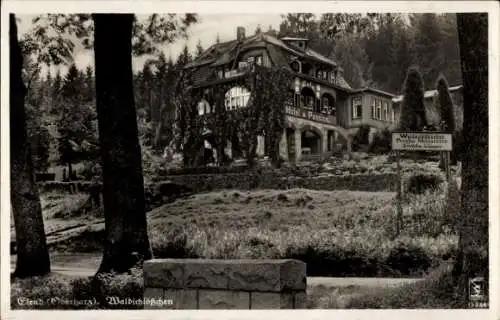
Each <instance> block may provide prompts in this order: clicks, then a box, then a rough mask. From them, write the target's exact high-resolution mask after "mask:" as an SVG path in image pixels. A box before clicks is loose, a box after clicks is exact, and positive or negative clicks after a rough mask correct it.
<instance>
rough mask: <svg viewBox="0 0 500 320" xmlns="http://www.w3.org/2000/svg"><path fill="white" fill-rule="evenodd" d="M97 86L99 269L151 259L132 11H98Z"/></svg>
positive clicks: (124, 266) (121, 269)
mask: <svg viewBox="0 0 500 320" xmlns="http://www.w3.org/2000/svg"><path fill="white" fill-rule="evenodd" d="M93 19H94V25H95V45H94V52H95V66H96V67H95V75H96V80H95V86H96V98H97V101H96V104H97V114H98V125H99V142H100V150H101V160H102V172H103V203H104V217H105V223H106V242H105V245H104V256H103V260H102V262H101V265H100V267H99V270H98V273H102V272H110V271H116V272H125V271H127V270H129V269H130V268H131V267H132V266H134V265H135V264H136V263H138V262H140V261H142V260H148V259H151V257H152V253H151V247H150V244H149V239H148V232H147V222H146V215H145V200H144V181H143V176H142V164H141V149H140V146H139V139H138V129H137V121H136V111H135V106H134V95H133V82H132V44H131V37H132V23H133V19H134V16H133V15H132V14H95V15H93Z"/></svg>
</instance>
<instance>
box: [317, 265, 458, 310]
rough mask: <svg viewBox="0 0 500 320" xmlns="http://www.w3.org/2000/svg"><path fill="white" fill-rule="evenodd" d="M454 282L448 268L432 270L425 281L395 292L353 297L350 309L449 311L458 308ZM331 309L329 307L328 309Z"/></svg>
mask: <svg viewBox="0 0 500 320" xmlns="http://www.w3.org/2000/svg"><path fill="white" fill-rule="evenodd" d="M457 302H458V297H457V296H456V287H455V282H454V281H453V277H452V275H451V272H450V271H449V268H448V267H447V266H446V265H443V266H440V267H439V268H437V269H436V270H433V271H432V272H431V273H430V274H429V275H428V276H427V277H426V278H425V279H423V280H421V281H419V282H417V283H411V284H405V285H402V286H400V287H396V288H391V287H389V288H385V289H378V290H374V291H373V292H366V293H362V294H360V295H356V296H354V297H353V298H352V299H350V300H349V301H348V302H347V303H346V304H344V305H343V307H344V308H349V309H449V308H459V307H460V306H459V304H458V303H457ZM329 307H332V306H326V308H329Z"/></svg>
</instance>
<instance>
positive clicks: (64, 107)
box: [56, 64, 97, 164]
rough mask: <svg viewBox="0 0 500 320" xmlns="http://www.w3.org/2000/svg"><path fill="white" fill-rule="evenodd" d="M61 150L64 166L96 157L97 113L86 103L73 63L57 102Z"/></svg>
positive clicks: (79, 77)
mask: <svg viewBox="0 0 500 320" xmlns="http://www.w3.org/2000/svg"><path fill="white" fill-rule="evenodd" d="M57 104H58V106H57V109H56V110H57V124H56V126H57V131H58V150H59V156H60V162H61V163H62V164H70V163H75V162H77V161H79V160H82V159H90V158H96V157H97V113H96V110H95V107H94V106H93V105H92V104H89V103H87V102H86V101H85V96H84V83H83V79H82V77H81V76H80V73H79V71H78V69H77V68H76V66H75V65H74V64H73V65H71V67H70V68H69V70H68V73H67V74H66V77H65V78H64V80H63V84H62V88H61V93H60V99H59V101H57Z"/></svg>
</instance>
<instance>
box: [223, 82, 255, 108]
mask: <svg viewBox="0 0 500 320" xmlns="http://www.w3.org/2000/svg"><path fill="white" fill-rule="evenodd" d="M250 94H251V92H250V91H248V90H247V89H245V88H243V87H233V88H231V89H230V90H229V91H228V92H226V96H225V107H226V110H236V109H239V108H244V107H246V106H247V103H248V100H249V99H250Z"/></svg>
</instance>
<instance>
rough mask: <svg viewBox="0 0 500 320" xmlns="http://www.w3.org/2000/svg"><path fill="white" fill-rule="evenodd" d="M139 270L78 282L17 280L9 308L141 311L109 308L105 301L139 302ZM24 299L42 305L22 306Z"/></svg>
mask: <svg viewBox="0 0 500 320" xmlns="http://www.w3.org/2000/svg"><path fill="white" fill-rule="evenodd" d="M143 291H144V285H143V281H142V270H139V269H137V268H135V269H132V270H131V271H130V272H129V273H128V274H120V275H118V274H112V273H108V274H101V275H99V276H98V278H97V279H93V278H91V277H88V278H77V279H75V278H74V277H67V276H63V275H59V274H51V275H48V276H44V277H33V278H30V279H25V280H16V281H14V282H13V283H12V290H11V308H12V309H15V310H20V309H37V310H40V309H47V310H50V309H57V310H60V309H65V310H75V309H80V310H81V309H84V310H91V309H116V308H118V309H142V308H143V307H144V306H143V305H142V304H139V305H137V304H127V305H124V304H121V303H118V304H114V305H110V304H109V301H107V299H106V297H116V298H118V299H127V298H129V299H134V300H135V299H142V297H143ZM23 298H24V299H29V300H30V301H43V303H42V304H41V305H22V304H21V303H20V302H21V301H22V300H23Z"/></svg>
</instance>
